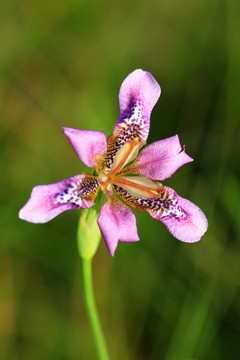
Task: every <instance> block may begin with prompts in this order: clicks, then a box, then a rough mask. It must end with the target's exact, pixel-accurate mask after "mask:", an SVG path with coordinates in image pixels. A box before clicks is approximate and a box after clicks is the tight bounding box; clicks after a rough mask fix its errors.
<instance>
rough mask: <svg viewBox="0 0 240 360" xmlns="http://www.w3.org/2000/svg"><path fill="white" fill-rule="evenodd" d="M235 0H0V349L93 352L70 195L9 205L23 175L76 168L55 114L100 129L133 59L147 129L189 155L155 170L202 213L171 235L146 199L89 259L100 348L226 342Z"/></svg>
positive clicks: (218, 349) (174, 351)
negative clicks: (31, 215)
mask: <svg viewBox="0 0 240 360" xmlns="http://www.w3.org/2000/svg"><path fill="white" fill-rule="evenodd" d="M239 13H240V3H239V1H237V0H210V1H207V0H197V1H190V0H180V1H177V0H170V1H163V0H162V1H153V0H149V1H145V0H137V1H136V0H134V1H120V0H113V1H106V0H105V1H96V0H95V1H86V0H59V1H56V0H53V1H50V2H49V1H47V0H41V1H39V0H36V1H32V2H31V1H26V0H23V1H17V0H2V1H1V2H0V43H1V50H0V141H1V157H0V164H1V208H0V222H1V224H0V229H1V230H0V232H1V247H0V271H1V278H0V279H1V280H0V337H1V340H0V358H1V359H4V360H5V359H9V360H15V359H24V360H32V359H35V360H45V359H46V360H50V359H51V360H55V359H56V360H66V359H69V360H75V359H76V360H77V359H78V360H79V359H83V360H85V359H90V360H91V359H94V358H95V352H94V348H93V341H92V336H91V332H90V328H89V324H88V321H87V318H86V312H85V307H84V303H83V295H82V284H81V278H80V267H79V258H78V255H77V245H76V227H77V221H78V217H79V211H72V212H66V213H64V214H62V215H60V216H59V217H58V218H56V219H54V220H53V221H51V222H50V223H48V224H45V225H33V224H29V223H25V222H23V221H21V220H19V219H18V217H17V212H18V210H19V208H20V207H21V206H22V205H23V204H24V203H25V201H26V200H27V198H28V196H29V194H30V191H31V189H32V187H33V186H34V185H37V184H48V183H51V182H57V181H59V180H62V179H64V178H67V177H69V176H71V175H75V174H78V173H81V172H82V171H86V168H85V167H84V165H82V164H81V163H80V162H79V160H78V158H77V156H76V155H75V153H74V152H73V150H72V148H71V146H70V145H69V143H68V141H67V139H66V138H65V137H64V135H63V134H61V126H68V127H76V128H82V129H92V130H94V129H95V130H102V131H104V132H105V133H106V134H111V132H112V129H113V126H114V124H115V122H116V120H117V117H118V103H117V93H118V90H119V86H120V84H121V82H122V80H123V79H124V78H125V76H126V75H127V74H128V73H129V72H131V71H132V70H134V69H136V68H143V69H145V70H148V71H151V72H152V74H153V75H154V77H155V78H156V79H157V81H158V82H159V83H160V85H161V87H162V95H161V98H160V101H159V102H158V104H157V105H156V107H155V108H154V111H153V113H152V118H151V119H152V121H151V130H150V136H149V140H148V142H152V141H156V140H158V139H160V138H165V137H168V136H172V135H174V134H176V133H178V134H179V136H180V139H181V142H182V144H186V151H187V153H188V154H189V155H190V156H192V157H193V158H194V159H195V161H194V163H191V164H188V165H185V166H184V167H183V168H181V169H179V170H178V171H177V173H176V174H174V176H173V177H172V178H171V179H169V180H168V181H166V182H165V184H168V185H169V186H171V187H173V188H174V189H176V191H177V192H178V193H179V194H180V195H181V196H183V197H186V198H188V199H190V200H191V201H193V202H194V203H196V204H198V205H199V206H200V207H201V208H202V209H203V211H204V212H205V213H206V215H207V217H208V220H209V230H208V232H207V233H206V235H205V236H204V237H203V239H202V241H201V242H199V243H196V244H192V245H189V244H184V243H181V242H179V241H177V240H176V239H174V238H173V237H172V236H171V235H170V234H169V233H168V231H167V230H166V229H165V227H164V226H163V225H162V224H161V223H159V222H157V221H154V220H153V219H151V218H150V217H149V216H148V215H147V214H136V216H137V221H138V229H139V235H140V237H141V241H140V242H139V243H133V244H120V245H119V247H118V249H117V251H116V255H115V257H114V258H111V257H110V255H109V254H108V252H107V250H106V247H105V245H104V243H103V242H102V243H101V245H100V248H99V250H98V252H97V255H96V256H95V259H94V283H95V291H96V297H97V304H98V308H99V312H100V316H101V319H102V323H103V327H104V330H105V333H106V338H107V343H108V345H109V350H110V354H111V358H112V359H126V360H134V359H166V360H190V359H191V360H194V359H206V360H208V359H209V360H212V359H223V360H225V359H237V358H239V356H240V342H239V335H240V333H239V331H240V325H239V320H240V302H239V283H240V270H239V264H240V248H239V238H240V236H239V235H240V216H239V213H240V185H239V173H240V171H239V158H240V146H239V141H240V126H239V114H240V105H239V104H240V102H239V94H240V67H239V63H240V48H239V37H240V22H239Z"/></svg>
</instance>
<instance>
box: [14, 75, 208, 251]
mask: <svg viewBox="0 0 240 360" xmlns="http://www.w3.org/2000/svg"><path fill="white" fill-rule="evenodd" d="M160 93H161V90H160V87H159V85H158V83H157V82H156V80H155V79H154V78H153V76H152V75H151V74H150V73H149V72H145V71H143V70H140V69H139V70H135V71H133V72H132V73H131V74H129V75H128V76H127V78H126V79H125V80H124V81H123V83H122V86H121V88H120V91H119V107H120V116H119V119H118V121H117V124H116V126H115V128H114V131H113V135H112V136H110V137H108V139H106V136H105V134H104V133H103V132H101V131H89V130H78V129H72V128H67V127H65V128H63V132H64V134H65V135H66V136H67V138H68V140H69V141H70V143H71V145H72V147H73V148H74V150H75V152H76V153H77V155H78V157H79V159H80V160H81V161H82V162H83V163H84V164H85V165H87V166H88V167H90V168H95V170H96V172H95V174H96V175H92V174H90V173H83V174H81V175H75V176H72V177H70V178H68V179H66V180H63V181H61V182H59V183H55V184H50V185H39V186H36V187H34V188H33V191H32V194H31V197H30V199H29V201H28V202H27V203H26V205H25V206H24V207H23V208H22V209H21V210H20V212H19V217H20V218H21V219H24V220H26V221H29V222H33V223H45V222H47V221H49V220H51V219H53V218H54V217H55V216H57V215H59V214H60V213H62V212H63V211H66V210H70V209H85V208H90V207H92V206H94V200H95V198H96V195H97V193H98V191H99V190H101V191H103V193H104V194H105V196H106V202H105V203H104V204H103V205H102V207H101V210H100V213H99V217H98V225H99V228H100V231H101V233H102V236H103V238H104V240H105V242H106V245H107V248H108V250H109V252H110V254H111V255H112V256H113V255H114V252H115V250H116V247H117V244H118V242H119V241H120V242H131V241H138V240H139V236H138V233H137V227H136V218H135V216H134V214H133V212H132V211H131V210H130V208H132V209H134V210H137V211H140V212H144V211H145V210H146V211H147V212H148V213H149V214H150V216H152V217H153V218H154V219H156V220H160V221H161V222H162V223H164V224H165V225H166V227H167V228H168V230H169V231H170V233H171V234H172V235H173V236H174V237H176V238H177V239H179V240H181V241H185V242H195V241H198V240H200V239H201V236H202V235H203V234H204V233H205V231H206V229H207V219H206V217H205V215H204V214H203V212H202V211H201V210H200V209H199V208H198V207H197V206H196V205H195V204H193V203H192V202H190V201H188V200H186V199H184V198H181V197H180V196H179V195H178V194H177V193H176V192H175V191H174V190H173V189H171V188H169V187H167V186H164V185H163V184H162V183H160V182H159V181H163V180H165V179H167V178H169V177H170V176H171V175H172V174H173V173H174V172H175V171H176V170H177V169H178V168H179V167H180V166H182V165H184V164H186V163H188V162H191V161H193V159H192V158H191V157H189V156H188V155H187V154H186V153H185V150H184V149H183V150H182V148H181V145H180V142H179V138H178V135H175V136H172V137H170V138H167V139H164V140H159V141H156V142H154V143H152V144H151V145H148V146H146V147H145V148H144V149H143V150H142V152H141V153H140V154H138V153H139V150H140V149H141V148H142V147H143V146H144V145H145V144H146V140H147V138H148V133H149V128H150V115H151V111H152V109H153V107H154V106H155V104H156V102H157V100H158V98H159V96H160ZM129 207H130V208H129Z"/></svg>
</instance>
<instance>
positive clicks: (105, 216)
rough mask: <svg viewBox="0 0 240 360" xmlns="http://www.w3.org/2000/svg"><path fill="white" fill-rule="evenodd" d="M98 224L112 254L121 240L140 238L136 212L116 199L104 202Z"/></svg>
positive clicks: (128, 240) (127, 240) (136, 239)
mask: <svg viewBox="0 0 240 360" xmlns="http://www.w3.org/2000/svg"><path fill="white" fill-rule="evenodd" d="M98 226H99V228H100V230H101V233H102V236H103V239H104V240H105V243H106V245H107V248H108V251H109V253H110V254H111V255H112V256H113V255H114V252H115V250H116V248H117V244H118V242H119V241H120V242H131V241H138V240H139V236H138V233H137V225H136V218H135V216H134V214H133V213H132V211H131V210H130V209H129V208H128V207H127V206H126V205H124V204H122V203H120V202H119V201H117V200H116V199H113V200H112V201H110V200H109V201H107V202H106V203H105V204H103V206H102V208H101V210H100V214H99V217H98Z"/></svg>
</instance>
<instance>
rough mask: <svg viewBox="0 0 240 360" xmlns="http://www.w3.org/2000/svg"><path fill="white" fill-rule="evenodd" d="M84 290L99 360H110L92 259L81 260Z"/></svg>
mask: <svg viewBox="0 0 240 360" xmlns="http://www.w3.org/2000/svg"><path fill="white" fill-rule="evenodd" d="M81 265H82V278H83V290H84V296H85V301H86V306H87V313H88V317H89V321H90V324H91V328H92V332H93V337H94V342H95V347H96V351H97V355H98V359H99V360H109V357H108V352H107V347H106V343H105V339H104V335H103V332H102V328H101V324H100V321H99V317H98V312H97V307H96V303H95V299H94V293H93V283H92V259H86V258H81Z"/></svg>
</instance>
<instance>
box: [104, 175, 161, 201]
mask: <svg viewBox="0 0 240 360" xmlns="http://www.w3.org/2000/svg"><path fill="white" fill-rule="evenodd" d="M111 181H112V183H113V184H114V185H117V186H119V187H121V188H123V189H124V190H126V191H127V192H128V193H129V194H130V195H131V196H135V197H139V198H148V199H153V198H156V197H158V196H159V193H160V191H161V189H162V184H161V183H154V182H153V181H152V180H150V179H147V178H146V177H144V176H127V177H126V176H113V177H112V180H111Z"/></svg>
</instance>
